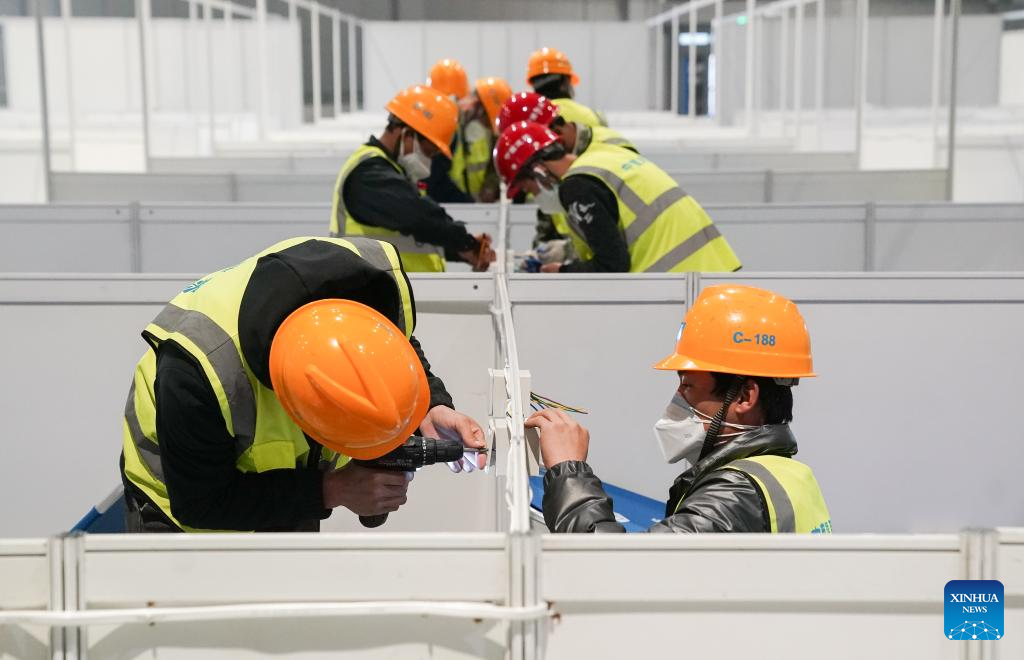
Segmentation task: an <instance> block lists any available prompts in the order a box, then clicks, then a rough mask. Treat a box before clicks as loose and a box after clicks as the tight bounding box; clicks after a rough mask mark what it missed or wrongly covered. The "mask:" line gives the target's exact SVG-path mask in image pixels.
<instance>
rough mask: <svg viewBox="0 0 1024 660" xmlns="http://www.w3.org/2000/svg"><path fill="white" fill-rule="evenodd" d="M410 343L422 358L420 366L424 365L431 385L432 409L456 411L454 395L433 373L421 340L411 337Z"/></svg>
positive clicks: (428, 382)
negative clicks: (439, 408) (444, 408)
mask: <svg viewBox="0 0 1024 660" xmlns="http://www.w3.org/2000/svg"><path fill="white" fill-rule="evenodd" d="M409 343H410V344H412V347H413V348H414V349H416V355H417V356H419V358H420V364H422V365H423V370H424V371H426V372H427V384H429V385H430V407H431V408H436V407H437V406H446V407H448V408H451V409H452V410H454V409H455V403H454V402H453V401H452V395H451V394H449V393H448V390H447V389H446V388H445V386H444V383H443V382H441V379H440V378H438V377H437V376H435V375H434V374H433V373H431V371H430V362H427V356H426V355H425V354H424V353H423V347H422V346H421V345H420V342H419V340H417V339H416V338H415V337H409Z"/></svg>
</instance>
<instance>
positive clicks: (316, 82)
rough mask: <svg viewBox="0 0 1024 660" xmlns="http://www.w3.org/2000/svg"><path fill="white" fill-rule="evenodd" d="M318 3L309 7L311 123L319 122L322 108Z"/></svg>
mask: <svg viewBox="0 0 1024 660" xmlns="http://www.w3.org/2000/svg"><path fill="white" fill-rule="evenodd" d="M319 6H320V4H319V3H317V2H314V3H313V4H312V5H310V7H309V51H310V62H311V64H312V67H313V68H312V74H313V123H314V124H319V123H320V119H321V117H320V114H321V113H322V112H323V108H322V107H321V104H320V101H321V99H320V10H319V9H318V7H319Z"/></svg>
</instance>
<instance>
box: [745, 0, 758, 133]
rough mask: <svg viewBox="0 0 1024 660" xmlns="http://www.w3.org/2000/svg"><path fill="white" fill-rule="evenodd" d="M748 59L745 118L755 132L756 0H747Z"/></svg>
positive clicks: (749, 131) (749, 128)
mask: <svg viewBox="0 0 1024 660" xmlns="http://www.w3.org/2000/svg"><path fill="white" fill-rule="evenodd" d="M746 16H747V26H746V27H747V35H746V36H747V61H746V66H745V69H746V81H745V82H746V93H745V94H744V99H743V100H744V102H745V103H746V111H745V114H746V117H744V120H745V122H746V124H747V132H748V133H753V132H754V131H755V126H754V65H755V63H756V61H757V60H756V59H755V58H754V0H747V14H746Z"/></svg>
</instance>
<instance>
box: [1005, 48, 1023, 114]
mask: <svg viewBox="0 0 1024 660" xmlns="http://www.w3.org/2000/svg"><path fill="white" fill-rule="evenodd" d="M1001 47H1002V54H1001V57H1000V71H999V102H1000V103H1001V104H1002V105H1024V73H1022V72H1021V62H1024V30H1013V31H1010V32H1004V33H1003V39H1002V43H1001Z"/></svg>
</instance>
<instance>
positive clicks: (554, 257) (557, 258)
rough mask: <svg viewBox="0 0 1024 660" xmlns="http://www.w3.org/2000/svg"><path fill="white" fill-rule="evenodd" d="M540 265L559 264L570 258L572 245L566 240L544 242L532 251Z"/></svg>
mask: <svg viewBox="0 0 1024 660" xmlns="http://www.w3.org/2000/svg"><path fill="white" fill-rule="evenodd" d="M534 252H536V253H537V258H538V259H540V262H541V263H542V264H561V263H562V262H563V261H568V260H569V257H571V256H572V243H571V242H570V241H569V240H567V239H558V240H554V241H544V242H543V243H540V244H538V245H537V247H536V248H535V249H534Z"/></svg>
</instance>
